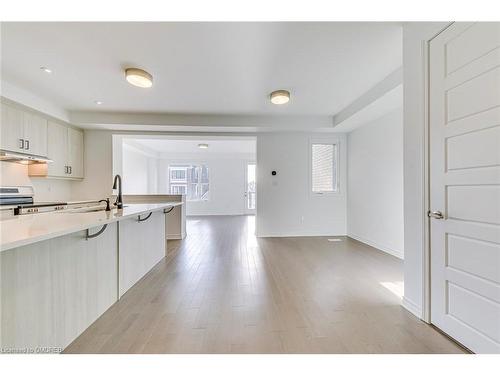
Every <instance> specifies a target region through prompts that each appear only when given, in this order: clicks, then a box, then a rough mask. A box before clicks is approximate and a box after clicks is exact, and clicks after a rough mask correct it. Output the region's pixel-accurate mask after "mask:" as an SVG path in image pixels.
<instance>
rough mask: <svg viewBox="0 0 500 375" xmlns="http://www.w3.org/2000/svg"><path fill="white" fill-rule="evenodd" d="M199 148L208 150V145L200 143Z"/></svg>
mask: <svg viewBox="0 0 500 375" xmlns="http://www.w3.org/2000/svg"><path fill="white" fill-rule="evenodd" d="M198 148H208V143H199V144H198Z"/></svg>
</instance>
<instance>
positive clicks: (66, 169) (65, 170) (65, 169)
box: [64, 165, 69, 174]
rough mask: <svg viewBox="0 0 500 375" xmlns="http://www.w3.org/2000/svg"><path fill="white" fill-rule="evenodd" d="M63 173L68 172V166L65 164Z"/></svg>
mask: <svg viewBox="0 0 500 375" xmlns="http://www.w3.org/2000/svg"><path fill="white" fill-rule="evenodd" d="M64 173H66V174H69V167H68V166H67V165H65V166H64Z"/></svg>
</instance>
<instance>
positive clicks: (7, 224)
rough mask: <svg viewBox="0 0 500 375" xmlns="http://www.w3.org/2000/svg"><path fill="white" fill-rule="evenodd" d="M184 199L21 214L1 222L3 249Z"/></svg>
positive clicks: (176, 204)
mask: <svg viewBox="0 0 500 375" xmlns="http://www.w3.org/2000/svg"><path fill="white" fill-rule="evenodd" d="M180 205H182V202H164V203H149V204H135V203H126V204H125V206H126V207H124V208H123V209H121V210H117V209H113V210H111V211H108V212H107V211H95V212H78V213H77V212H73V213H71V212H70V211H71V210H65V211H60V212H48V213H40V214H32V215H19V216H13V217H11V218H7V219H5V220H1V221H0V251H6V250H9V249H12V248H15V247H19V246H24V245H29V244H32V243H35V242H39V241H43V240H48V239H51V238H55V237H59V236H64V235H66V234H70V233H74V232H78V231H81V230H85V229H88V228H93V227H97V226H101V225H104V224H109V223H113V222H115V221H119V220H122V219H125V218H129V217H133V216H137V215H141V214H144V213H148V212H153V211H160V210H163V209H168V208H170V207H174V206H180Z"/></svg>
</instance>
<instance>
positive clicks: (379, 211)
mask: <svg viewBox="0 0 500 375" xmlns="http://www.w3.org/2000/svg"><path fill="white" fill-rule="evenodd" d="M347 176H348V177H347V235H348V236H350V237H352V238H355V239H357V240H359V241H362V242H364V243H367V244H369V245H371V246H374V247H376V248H378V249H380V250H383V251H386V252H388V253H389V254H392V255H395V256H397V257H399V258H403V255H404V251H403V249H404V226H403V113H402V108H400V109H398V110H396V111H393V112H391V113H389V114H387V115H385V116H383V117H382V118H380V119H378V120H375V121H373V122H371V123H368V124H364V125H363V126H361V127H360V128H358V129H356V130H354V131H353V132H351V133H349V134H348V136H347Z"/></svg>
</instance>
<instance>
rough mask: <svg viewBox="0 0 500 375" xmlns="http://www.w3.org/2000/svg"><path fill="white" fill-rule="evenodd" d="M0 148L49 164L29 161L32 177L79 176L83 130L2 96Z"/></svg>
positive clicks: (80, 171)
mask: <svg viewBox="0 0 500 375" xmlns="http://www.w3.org/2000/svg"><path fill="white" fill-rule="evenodd" d="M0 109H1V113H2V116H1V120H2V122H1V124H0V149H2V150H4V151H11V152H19V153H23V154H28V155H34V156H44V157H47V158H49V159H50V160H52V162H49V163H38V164H30V165H29V168H28V173H29V175H30V176H33V177H54V178H71V179H82V178H83V131H82V130H80V129H76V128H73V127H71V126H70V125H69V124H66V123H64V122H59V121H53V120H52V119H50V118H49V117H48V116H44V115H43V114H39V113H38V112H36V111H32V110H29V109H24V108H23V106H21V105H16V104H15V103H14V102H12V103H11V102H10V101H9V100H6V99H4V98H2V101H1V108H0Z"/></svg>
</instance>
